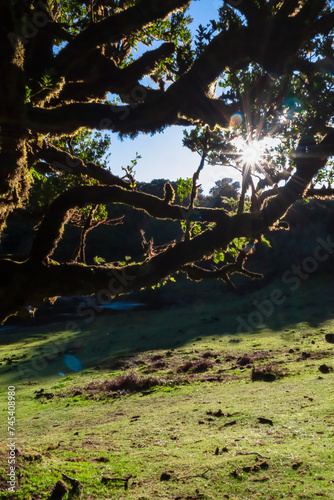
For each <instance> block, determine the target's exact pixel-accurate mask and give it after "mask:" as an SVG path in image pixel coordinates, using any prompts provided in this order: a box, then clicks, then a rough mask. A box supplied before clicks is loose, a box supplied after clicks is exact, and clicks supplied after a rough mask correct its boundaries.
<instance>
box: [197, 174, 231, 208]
mask: <svg viewBox="0 0 334 500" xmlns="http://www.w3.org/2000/svg"><path fill="white" fill-rule="evenodd" d="M239 190H240V182H237V181H235V182H233V179H230V178H227V177H225V178H224V179H219V180H218V181H216V182H215V185H214V186H213V187H212V188H211V189H210V191H209V196H208V197H207V198H206V200H205V206H207V207H212V208H228V207H231V203H229V201H230V198H232V200H235V201H236V200H238V198H239Z"/></svg>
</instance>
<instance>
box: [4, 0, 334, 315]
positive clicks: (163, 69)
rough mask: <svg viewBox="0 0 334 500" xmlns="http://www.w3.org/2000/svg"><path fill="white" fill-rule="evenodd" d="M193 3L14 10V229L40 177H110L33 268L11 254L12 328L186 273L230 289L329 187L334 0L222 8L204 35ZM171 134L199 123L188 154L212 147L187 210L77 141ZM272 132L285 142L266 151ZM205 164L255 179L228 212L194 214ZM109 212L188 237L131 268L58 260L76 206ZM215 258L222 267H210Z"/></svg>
mask: <svg viewBox="0 0 334 500" xmlns="http://www.w3.org/2000/svg"><path fill="white" fill-rule="evenodd" d="M190 3H191V1H190V0H165V1H164V2H161V1H159V0H96V1H95V2H90V1H88V0H87V1H86V2H78V1H75V0H72V1H69V2H65V1H58V2H56V1H53V0H48V1H46V0H45V1H44V2H43V1H41V0H40V1H33V0H31V1H29V2H27V1H25V0H12V1H8V0H1V1H0V23H1V32H0V37H1V44H2V53H1V56H0V57H1V63H0V68H1V79H0V89H1V92H0V107H1V110H0V117H1V118H0V119H1V122H0V127H1V131H0V139H1V157H0V185H1V188H0V228H1V231H3V230H4V228H5V226H6V221H7V219H8V217H9V216H10V214H11V213H13V212H15V211H16V210H17V209H18V208H19V207H24V206H25V204H26V203H27V202H28V199H29V192H30V190H31V184H32V174H31V172H34V171H35V172H37V173H39V174H40V175H43V176H46V177H47V176H48V175H57V176H59V177H61V176H62V175H64V173H66V174H69V173H70V174H71V176H80V177H81V178H82V176H84V177H85V178H86V179H87V180H88V181H90V180H92V179H93V180H95V181H96V182H95V183H94V184H90V182H88V184H90V185H80V183H79V184H78V185H75V186H72V187H69V188H67V189H66V190H65V191H64V192H61V193H59V195H58V196H57V197H56V198H55V199H54V200H53V201H52V203H51V204H50V206H49V208H48V211H47V213H46V214H45V216H44V219H43V221H42V222H41V224H40V225H39V227H38V229H37V230H36V234H35V237H34V241H33V244H32V248H31V251H30V254H29V257H28V258H27V259H26V260H25V261H23V262H19V261H17V259H16V258H15V256H11V257H9V256H8V257H6V258H4V259H2V260H1V262H0V276H1V291H0V298H1V305H0V317H1V319H2V320H4V319H5V318H6V317H8V316H9V315H11V314H15V313H16V312H17V311H19V310H20V309H21V308H23V307H25V306H27V305H33V306H38V304H40V303H41V301H42V300H43V299H45V298H52V297H55V296H59V295H74V294H87V295H88V294H93V293H97V292H98V294H100V296H101V297H102V296H103V297H104V298H105V297H106V296H108V297H109V298H110V297H112V296H117V295H119V294H124V293H128V292H130V291H131V290H138V289H141V288H143V287H148V286H152V285H155V284H156V283H157V282H159V281H160V280H162V279H165V278H166V277H169V276H171V275H173V274H175V273H178V272H181V271H182V272H185V273H186V274H187V275H188V276H189V277H190V278H191V279H193V280H201V279H204V278H208V279H221V280H223V281H225V282H227V283H229V284H231V281H230V275H231V274H233V273H236V272H238V273H242V274H245V275H247V276H250V277H252V278H253V277H257V276H258V275H256V274H254V273H251V272H250V271H248V270H247V269H246V268H245V262H246V259H247V252H248V249H249V247H250V246H252V245H253V244H254V243H255V242H256V241H258V240H260V239H261V237H262V234H263V233H264V232H265V231H267V229H268V228H270V227H272V226H274V225H275V224H277V223H279V221H280V220H281V219H282V217H283V216H284V214H285V213H286V211H287V210H288V209H289V208H290V207H291V206H292V205H293V204H294V202H295V201H296V200H298V199H300V198H301V197H303V196H304V195H305V193H308V195H316V194H318V193H319V190H318V189H317V188H316V186H315V187H314V186H311V188H309V186H310V184H311V182H312V180H314V179H316V177H317V176H318V174H319V172H322V171H323V169H326V166H327V165H328V163H327V161H328V159H329V158H330V157H331V155H333V154H334V128H332V125H333V116H334V99H333V95H334V94H333V83H334V82H333V65H334V63H333V44H332V35H333V24H334V23H333V21H334V11H333V5H332V2H326V1H325V0H319V1H317V2H315V1H314V0H302V1H300V0H279V1H278V0H247V1H242V2H235V1H232V0H228V1H227V0H226V1H222V6H221V8H220V9H219V11H218V16H217V19H216V20H213V21H212V22H211V23H210V24H209V25H208V26H204V27H203V26H199V28H198V32H197V36H196V37H195V39H194V40H192V39H191V33H190V31H189V29H188V26H187V25H188V22H189V18H188V16H187V11H186V8H187V7H188V6H189V4H190ZM153 42H155V46H157V42H160V44H159V45H158V46H157V47H156V48H154V49H148V50H146V51H145V50H144V52H143V53H142V55H140V56H139V57H137V58H136V59H135V58H134V56H133V53H134V48H136V47H139V48H140V47H144V49H145V48H147V47H150V46H151V45H152V43H153ZM145 76H150V78H151V80H152V82H153V83H152V86H148V85H144V84H143V78H144V77H145ZM220 90H221V94H220V95H217V94H218V92H219V91H220ZM171 125H174V126H176V125H178V126H194V127H195V128H194V129H193V130H191V131H190V132H188V135H186V137H185V145H187V146H188V147H191V148H192V149H193V150H194V151H197V152H198V153H199V155H200V162H199V167H198V169H197V171H196V172H195V173H194V176H193V178H192V179H190V180H189V179H188V180H187V179H185V180H180V182H179V184H178V191H179V192H178V194H179V195H181V196H180V197H182V198H183V197H184V196H185V195H188V197H189V198H188V200H189V202H188V206H187V207H186V208H185V207H182V206H180V205H177V204H175V200H174V189H173V188H172V186H171V185H169V184H166V186H165V193H164V197H160V198H159V197H156V196H153V195H150V194H147V193H144V192H141V191H140V190H139V189H138V187H136V183H135V179H134V177H133V175H132V173H131V172H130V171H128V172H126V176H125V177H124V178H122V179H121V178H119V177H117V176H115V175H113V174H112V173H111V172H110V171H109V170H108V169H105V168H103V167H102V166H101V165H99V164H98V162H97V161H95V162H93V161H91V159H81V158H80V157H79V155H76V154H73V152H72V153H71V152H70V151H68V150H67V149H66V148H64V147H63V146H64V143H65V144H66V143H67V142H66V141H68V140H69V138H70V137H72V136H75V135H76V134H77V133H78V131H80V130H82V129H88V130H104V131H110V132H112V133H115V134H119V135H120V136H121V137H122V136H125V135H127V136H130V137H135V136H136V135H137V134H140V133H150V134H154V133H156V132H161V131H162V130H163V129H164V128H165V127H168V126H171ZM268 136H270V137H275V138H277V139H279V143H276V144H275V145H270V144H269V143H268V142H267V143H265V142H264V141H265V139H266V138H267V137H268ZM59 140H60V141H63V145H60V144H59V142H58V143H57V141H59ZM264 144H266V145H265V147H264ZM205 163H209V164H220V165H225V164H229V165H232V166H234V167H235V168H236V169H238V170H240V171H241V172H242V186H241V193H240V198H239V201H238V205H237V207H234V208H233V210H232V211H231V212H230V213H229V212H228V211H226V210H222V209H216V208H210V207H198V206H197V205H196V197H197V193H198V188H199V185H198V182H199V177H200V173H201V171H202V169H203V167H204V165H205ZM32 169H34V170H32ZM284 182H285V184H284ZM248 193H250V195H249V197H248ZM320 194H326V195H328V194H331V189H330V188H329V189H328V188H326V193H324V191H321V190H320ZM106 203H115V204H125V205H129V206H131V207H133V208H135V209H137V210H144V211H145V212H147V213H148V214H149V215H150V216H152V217H156V218H159V219H171V220H175V221H180V222H181V223H182V224H183V228H184V235H183V237H182V239H179V240H178V241H176V242H171V243H170V244H169V245H164V246H163V247H159V248H155V247H154V242H149V243H147V242H146V243H147V245H148V246H149V248H148V251H147V252H146V258H145V259H144V260H143V261H142V262H137V263H129V262H124V265H123V266H114V265H113V264H111V263H110V264H106V265H104V266H85V265H82V264H80V263H67V262H65V263H59V262H55V261H53V260H52V253H53V251H54V249H55V248H56V247H57V245H58V243H59V241H60V239H61V237H62V233H63V230H64V226H65V224H66V223H67V221H68V220H69V218H70V216H71V214H72V211H73V210H75V209H78V208H80V209H81V208H83V207H87V206H96V205H100V204H106ZM111 230H112V229H111ZM227 253H228V254H229V259H227V260H226V261H225V262H227V263H224V262H223V261H224V259H225V255H226V254H227ZM125 254H127V252H126V250H125ZM210 258H213V262H214V263H215V265H212V267H211V268H210V269H208V266H207V265H206V266H205V267H201V265H200V262H201V261H202V260H203V259H210ZM231 258H233V261H231ZM110 262H112V256H111V258H110Z"/></svg>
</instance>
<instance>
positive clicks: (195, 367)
mask: <svg viewBox="0 0 334 500" xmlns="http://www.w3.org/2000/svg"><path fill="white" fill-rule="evenodd" d="M213 366H214V364H213V363H212V361H210V360H209V359H199V360H197V361H186V362H185V363H183V364H182V365H180V366H179V367H178V368H177V370H176V371H177V373H186V372H192V373H200V372H206V371H207V370H208V369H209V368H213Z"/></svg>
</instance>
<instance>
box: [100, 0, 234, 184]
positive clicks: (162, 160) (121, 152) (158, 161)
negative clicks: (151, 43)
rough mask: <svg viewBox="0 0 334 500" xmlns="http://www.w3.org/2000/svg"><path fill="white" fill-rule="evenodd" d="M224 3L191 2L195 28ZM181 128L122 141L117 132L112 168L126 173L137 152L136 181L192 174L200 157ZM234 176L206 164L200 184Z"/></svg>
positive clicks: (117, 171)
mask: <svg viewBox="0 0 334 500" xmlns="http://www.w3.org/2000/svg"><path fill="white" fill-rule="evenodd" d="M221 5H222V2H221V1H219V0H197V1H193V2H192V3H191V6H190V9H189V14H190V15H191V17H193V18H194V22H193V26H194V30H196V28H197V26H198V25H199V24H203V25H206V24H207V23H208V22H209V20H210V19H214V18H215V17H216V15H217V9H218V8H219V7H220V6H221ZM182 137H183V135H182V128H181V127H169V128H167V129H165V130H164V131H163V132H162V133H161V134H155V135H154V136H150V135H143V134H141V135H139V136H138V137H137V138H136V139H134V140H131V139H127V138H125V139H124V140H123V141H120V140H119V139H118V138H117V136H116V134H113V135H112V144H111V151H110V152H111V157H110V168H111V171H112V172H113V173H114V174H116V175H121V176H122V175H123V174H124V172H123V171H122V166H124V167H125V166H127V165H129V164H130V162H131V160H132V159H134V158H135V156H136V152H138V153H139V154H140V155H141V156H142V159H141V160H139V162H138V165H137V167H136V179H137V181H145V182H149V181H151V180H152V179H162V178H164V179H170V180H176V179H178V178H179V177H191V176H192V175H193V173H194V171H195V170H196V168H197V167H198V164H199V162H200V157H199V156H198V154H196V153H192V152H191V151H190V150H189V149H187V148H184V147H182ZM223 177H231V178H233V179H236V180H239V177H238V174H237V172H236V171H235V170H234V169H233V168H229V167H212V166H206V167H205V168H204V170H203V172H202V173H201V177H200V181H199V183H200V184H201V185H202V188H203V189H204V192H205V193H208V191H209V189H210V188H211V187H212V186H213V185H214V183H215V181H216V180H217V179H219V178H223Z"/></svg>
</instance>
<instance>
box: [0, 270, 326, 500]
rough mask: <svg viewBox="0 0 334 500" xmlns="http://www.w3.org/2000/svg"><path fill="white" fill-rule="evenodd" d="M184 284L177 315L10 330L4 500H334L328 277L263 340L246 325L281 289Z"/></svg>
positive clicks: (273, 320) (278, 310) (268, 327)
mask: <svg viewBox="0 0 334 500" xmlns="http://www.w3.org/2000/svg"><path fill="white" fill-rule="evenodd" d="M175 286H176V288H175V292H173V291H172V292H171V293H175V296H176V297H177V298H178V299H180V298H183V300H178V301H176V306H174V307H172V308H162V309H160V310H142V311H141V310H139V311H132V312H129V311H128V312H119V313H113V314H108V315H96V317H95V319H94V321H92V322H91V323H89V324H88V323H87V322H85V321H84V320H83V319H82V321H81V322H78V324H77V326H78V327H77V329H76V330H73V329H71V330H67V329H66V325H65V324H54V325H51V326H45V325H44V326H43V325H40V326H29V327H21V328H20V329H15V328H14V329H12V330H8V331H3V332H2V333H0V363H1V366H0V377H1V395H0V402H1V403H0V416H1V422H0V426H1V427H0V428H1V443H0V460H1V463H0V492H1V494H0V495H1V498H15V499H18V500H25V499H31V500H32V499H35V500H36V499H40V500H42V499H43V500H44V499H53V500H56V499H58V498H59V499H60V498H63V499H64V500H68V499H70V498H82V499H89V500H93V499H94V500H101V499H117V500H118V499H120V500H121V499H127V498H129V499H134V500H139V499H141V500H144V499H147V500H148V499H150V500H156V499H175V500H176V499H202V498H203V499H213V500H216V499H224V498H229V499H240V500H247V499H261V500H264V499H266V500H269V499H280V498H293V499H294V498H296V499H298V498H305V499H315V498H318V497H322V498H325V499H332V498H334V487H333V481H334V470H333V447H334V441H333V437H334V410H333V382H334V375H333V372H332V368H333V365H334V363H333V353H334V345H333V344H331V343H329V342H328V341H326V338H325V335H326V334H329V333H332V332H333V330H334V320H333V319H332V318H334V315H333V314H332V306H331V297H332V294H331V283H330V278H329V277H328V278H326V279H325V278H319V277H318V278H315V279H314V280H312V281H311V280H309V281H307V282H305V283H304V284H303V286H302V287H301V288H300V290H298V293H295V294H292V293H288V290H284V293H285V294H286V297H287V298H286V301H285V302H284V304H282V305H281V306H279V307H278V306H276V307H275V308H274V309H273V311H272V312H271V313H270V315H268V317H264V321H263V322H262V323H261V324H259V325H258V327H257V328H254V332H253V333H249V332H239V331H238V321H237V319H236V318H237V317H242V318H243V319H244V320H245V321H246V320H247V318H249V317H250V314H251V313H252V312H254V310H255V306H254V301H255V300H256V301H258V303H259V302H261V303H262V301H263V300H266V299H267V298H268V297H270V293H271V291H272V290H273V289H277V288H279V289H281V285H280V284H279V283H274V284H272V285H270V287H266V288H264V289H262V290H259V291H257V292H256V293H253V294H252V295H251V296H249V295H243V296H235V295H233V294H225V293H222V292H221V289H220V287H219V286H218V285H212V284H203V285H201V287H198V286H196V285H194V284H190V285H189V286H187V287H185V289H182V288H181V286H180V287H179V288H178V286H179V285H177V284H176V285H175ZM275 287H276V288H275ZM182 290H183V292H182ZM184 290H185V291H184ZM319 290H321V293H320V292H319ZM182 293H183V295H182ZM70 367H71V368H72V369H71V368H70ZM78 369H79V370H78ZM12 385H13V386H15V388H16V414H15V417H16V422H15V448H16V451H15V456H16V467H17V469H16V473H17V475H16V481H17V486H16V492H15V493H10V492H8V491H7V488H8V484H7V483H6V481H7V479H8V477H7V475H6V474H7V473H8V470H9V465H8V455H9V447H8V446H7V444H8V442H10V441H11V440H8V437H9V433H8V428H7V388H8V386H12ZM56 485H57V487H56Z"/></svg>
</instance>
